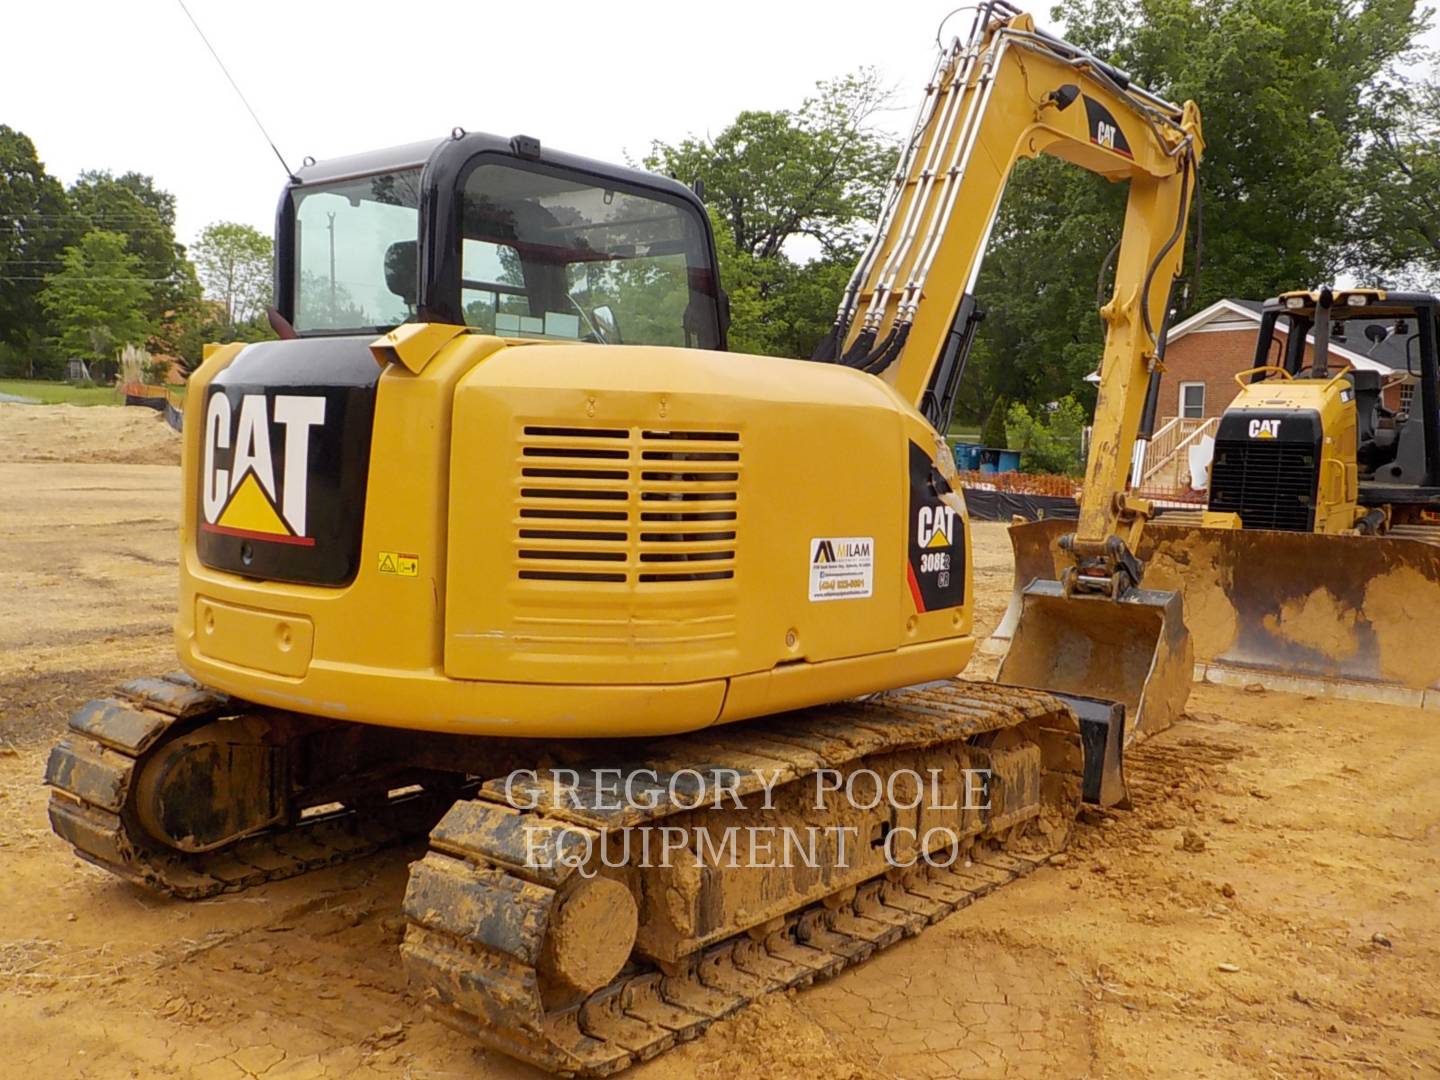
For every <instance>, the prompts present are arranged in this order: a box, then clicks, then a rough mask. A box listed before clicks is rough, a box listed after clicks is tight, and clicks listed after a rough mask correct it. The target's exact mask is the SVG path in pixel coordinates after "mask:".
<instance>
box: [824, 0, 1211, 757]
mask: <svg viewBox="0 0 1440 1080" xmlns="http://www.w3.org/2000/svg"><path fill="white" fill-rule="evenodd" d="M1202 147H1203V139H1202V136H1201V131H1200V115H1199V110H1198V109H1197V108H1196V106H1195V104H1194V103H1193V102H1187V103H1186V104H1185V105H1183V106H1177V105H1174V104H1171V103H1169V102H1166V101H1163V100H1161V99H1160V98H1158V97H1156V96H1154V95H1153V94H1150V93H1149V92H1147V91H1144V90H1142V89H1140V88H1138V87H1136V86H1134V85H1133V84H1132V83H1131V81H1130V78H1129V76H1128V75H1126V74H1125V73H1124V72H1122V71H1119V70H1117V69H1116V68H1114V67H1113V66H1111V65H1109V64H1106V63H1104V62H1102V61H1100V60H1098V59H1096V58H1095V57H1092V56H1089V55H1086V54H1085V53H1083V52H1080V51H1079V50H1077V49H1075V48H1074V47H1073V46H1071V45H1069V44H1067V43H1064V42H1060V41H1057V40H1056V39H1054V38H1052V37H1050V36H1048V35H1046V34H1043V33H1041V32H1039V31H1037V30H1036V28H1035V26H1034V23H1033V21H1032V20H1031V19H1030V17H1029V16H1028V15H1024V14H1021V13H1019V12H1018V11H1016V10H1015V9H1013V8H1010V7H1009V6H1008V5H1006V4H1003V3H991V4H982V5H981V6H980V7H979V8H978V9H977V10H976V12H975V14H974V22H973V24H972V28H971V34H970V36H969V38H968V39H966V40H963V41H962V40H957V41H956V42H955V44H954V45H953V46H952V47H951V48H950V49H949V50H948V51H942V53H941V56H940V59H939V62H938V63H937V66H936V71H935V74H934V75H933V77H932V79H931V82H930V85H929V86H928V88H927V92H926V95H925V98H924V101H923V103H922V105H921V108H920V112H919V114H918V116H917V118H916V124H915V129H914V132H913V134H912V136H911V138H910V140H909V141H908V142H907V144H906V148H905V150H904V152H903V153H902V155H901V160H900V166H899V168H898V169H897V172H896V175H895V182H894V187H893V189H892V193H891V198H890V200H889V202H888V204H887V206H886V208H885V210H884V212H883V214H882V217H881V220H880V224H879V227H878V228H877V230H876V237H875V240H874V242H873V243H872V244H871V246H870V248H869V250H868V251H867V252H866V253H865V255H864V257H863V258H862V259H861V261H860V263H859V265H858V266H857V267H856V270H855V273H854V275H853V276H852V278H851V281H850V285H849V288H848V289H847V290H846V293H845V297H844V299H843V301H842V303H841V307H840V311H839V313H838V316H837V319H836V324H835V328H834V330H833V331H832V333H831V335H830V337H829V338H828V339H827V341H826V342H825V343H823V344H822V353H821V354H820V355H819V356H818V357H817V358H820V359H832V360H834V361H835V362H838V363H842V364H845V365H848V366H850V367H856V368H859V369H861V370H864V371H869V372H872V373H874V374H878V375H882V376H883V377H884V378H886V379H887V380H890V381H892V382H893V384H894V385H895V387H896V389H897V390H898V391H899V392H900V393H901V394H902V395H903V396H904V397H906V398H907V399H909V400H910V401H912V402H913V403H914V404H915V406H916V407H917V408H918V409H919V410H920V411H921V412H922V413H924V415H925V416H926V418H927V419H928V420H929V421H930V422H931V423H932V424H934V425H935V426H936V427H937V428H938V429H941V430H943V429H944V427H945V426H946V425H947V423H948V420H949V417H950V413H951V408H952V405H953V402H954V395H955V391H956V388H957V386H958V384H959V380H960V377H961V375H962V373H963V371H964V367H965V358H966V354H967V353H968V350H969V347H970V343H971V340H972V338H973V335H974V332H975V327H976V324H977V323H978V321H979V313H978V308H977V305H976V299H975V295H974V290H975V283H976V279H977V278H978V276H979V271H980V265H981V261H982V259H983V258H984V254H985V249H986V246H987V244H988V242H989V239H990V233H991V230H992V228H993V227H994V224H995V219H996V214H997V212H998V210H999V206H1000V200H1001V198H1002V196H1003V194H1004V190H1005V184H1006V181H1007V180H1008V179H1009V177H1010V175H1011V173H1012V172H1013V171H1014V169H1015V167H1016V166H1017V164H1018V163H1019V162H1020V161H1022V160H1025V159H1028V158H1033V157H1037V156H1039V155H1040V154H1049V155H1052V156H1054V157H1058V158H1061V159H1064V160H1066V161H1068V162H1070V163H1072V164H1074V165H1077V166H1079V167H1081V168H1083V169H1087V170H1089V171H1091V172H1094V173H1096V174H1098V175H1100V176H1104V177H1105V178H1106V179H1108V180H1111V181H1114V182H1122V181H1124V182H1128V184H1129V198H1128V201H1127V204H1126V210H1125V220H1124V231H1123V233H1122V237H1121V241H1120V245H1119V248H1118V256H1117V262H1116V269H1115V287H1114V292H1113V295H1112V297H1111V299H1110V301H1109V302H1108V303H1107V304H1105V306H1104V307H1103V308H1102V309H1101V312H1100V314H1101V317H1102V318H1103V320H1104V322H1105V326H1106V335H1105V348H1104V354H1103V358H1102V360H1101V364H1100V372H1099V374H1100V386H1099V394H1098V398H1097V402H1096V407H1095V424H1094V429H1093V434H1092V438H1091V444H1090V452H1089V460H1088V463H1087V466H1086V474H1085V486H1084V490H1083V494H1082V496H1081V503H1080V519H1079V523H1078V528H1077V529H1076V530H1075V532H1074V533H1073V535H1071V536H1069V537H1068V538H1067V540H1066V543H1065V551H1066V553H1067V556H1068V560H1069V565H1068V566H1067V572H1066V573H1065V574H1063V575H1062V577H1061V580H1060V582H1058V583H1056V582H1050V583H1048V584H1046V583H1040V584H1039V585H1037V587H1036V588H1035V589H1034V590H1032V591H1031V593H1030V595H1029V597H1028V598H1027V601H1026V609H1025V616H1024V617H1023V618H1022V619H1021V623H1020V627H1019V628H1018V629H1017V632H1016V635H1015V640H1014V644H1013V645H1012V647H1011V652H1010V655H1009V657H1008V658H1007V661H1006V663H1005V665H1004V666H1003V667H1002V669H1001V675H1000V677H1001V679H1002V680H1005V681H1012V682H1015V683H1018V684H1021V685H1028V686H1035V687H1041V688H1044V689H1050V690H1058V691H1062V692H1068V693H1089V692H1095V690H1094V687H1095V686H1097V685H1100V684H1102V683H1103V684H1104V685H1106V686H1107V688H1108V691H1109V692H1110V693H1111V694H1112V695H1113V696H1114V697H1115V698H1117V699H1118V700H1121V701H1123V702H1125V704H1126V705H1127V706H1128V707H1129V709H1130V712H1131V718H1132V719H1131V724H1130V727H1131V730H1132V731H1134V730H1136V729H1142V728H1150V729H1158V728H1161V727H1165V726H1168V724H1169V723H1170V722H1171V721H1172V720H1173V719H1174V718H1175V717H1176V716H1178V715H1179V713H1180V711H1181V709H1182V708H1183V705H1184V700H1185V695H1186V692H1187V690H1186V688H1187V687H1188V684H1189V665H1190V663H1191V654H1190V650H1189V645H1188V639H1187V638H1186V634H1185V630H1184V625H1183V619H1182V617H1181V609H1180V601H1179V598H1178V597H1177V596H1175V595H1174V594H1173V593H1168V592H1167V593H1159V592H1154V591H1149V590H1141V589H1139V588H1138V586H1139V585H1140V583H1141V577H1142V569H1141V564H1140V562H1139V560H1138V559H1137V558H1136V557H1135V552H1136V550H1137V547H1138V544H1139V540H1140V530H1141V528H1142V526H1143V524H1144V521H1145V519H1146V517H1147V516H1148V512H1149V508H1148V506H1146V505H1145V504H1144V503H1141V502H1138V501H1136V500H1133V499H1130V498H1128V497H1127V495H1126V487H1127V483H1128V470H1129V466H1130V461H1131V457H1132V451H1133V448H1134V446H1135V442H1136V438H1137V435H1138V433H1139V431H1140V427H1141V417H1142V413H1143V411H1144V407H1145V401H1146V397H1147V391H1148V389H1149V387H1150V385H1151V383H1152V381H1153V380H1154V379H1155V378H1156V377H1157V376H1158V371H1159V369H1160V367H1161V362H1162V358H1163V329H1162V328H1163V324H1164V318H1165V311H1166V308H1167V305H1168V303H1169V296H1170V287H1171V282H1172V281H1173V280H1174V278H1175V277H1176V275H1177V274H1178V273H1179V269H1180V263H1181V256H1182V254H1183V251H1184V246H1185V244H1184V240H1185V223H1186V218H1187V216H1188V213H1189V208H1190V199H1191V196H1192V193H1193V190H1194V182H1195V175H1194V174H1195V168H1196V164H1197V163H1198V161H1199V158H1200V154H1201V150H1202ZM946 299H948V303H946V302H944V301H945V300H946ZM922 301H923V302H922ZM1092 600H1094V601H1096V602H1092ZM1181 670H1183V677H1180V676H1179V675H1176V674H1175V672H1176V671H1181Z"/></svg>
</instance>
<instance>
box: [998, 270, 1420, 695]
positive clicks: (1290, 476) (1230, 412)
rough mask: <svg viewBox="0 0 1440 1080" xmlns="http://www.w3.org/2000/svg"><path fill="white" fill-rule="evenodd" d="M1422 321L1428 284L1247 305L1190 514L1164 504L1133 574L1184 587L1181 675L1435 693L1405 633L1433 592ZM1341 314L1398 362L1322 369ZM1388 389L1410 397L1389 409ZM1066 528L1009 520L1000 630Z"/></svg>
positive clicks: (1299, 688)
mask: <svg viewBox="0 0 1440 1080" xmlns="http://www.w3.org/2000/svg"><path fill="white" fill-rule="evenodd" d="M1437 318H1440V298H1437V297H1436V296H1434V295H1433V294H1430V293H1418V292H1396V291H1387V290H1380V289H1362V288H1350V289H1331V288H1329V287H1326V288H1321V289H1317V290H1310V291H1298V292H1288V293H1283V294H1281V295H1280V296H1277V297H1275V298H1274V299H1271V300H1268V301H1266V303H1265V304H1264V305H1263V308H1262V311H1261V321H1260V327H1259V331H1258V336H1257V339H1256V347H1255V359H1254V367H1253V368H1251V369H1250V370H1248V371H1244V372H1241V373H1239V374H1238V375H1237V376H1236V380H1237V381H1238V382H1239V383H1240V391H1239V393H1238V395H1237V396H1236V398H1235V399H1234V400H1233V401H1232V402H1231V403H1230V405H1229V406H1228V407H1227V408H1226V409H1225V412H1224V414H1223V415H1222V416H1221V418H1220V421H1219V425H1218V429H1217V432H1216V440H1215V449H1214V458H1213V461H1212V464H1211V468H1210V479H1209V490H1208V496H1207V502H1206V506H1205V508H1204V510H1203V511H1202V512H1201V514H1200V515H1199V518H1200V520H1199V521H1198V522H1195V521H1192V520H1187V515H1184V514H1176V515H1174V516H1173V517H1172V516H1169V515H1164V514H1162V515H1161V516H1160V517H1158V518H1157V519H1155V520H1154V521H1152V522H1150V523H1149V524H1148V525H1146V527H1145V530H1144V538H1143V540H1142V541H1141V543H1140V545H1139V548H1138V551H1137V554H1138V555H1139V556H1140V557H1141V558H1142V560H1143V561H1144V562H1145V563H1146V565H1147V577H1146V583H1147V584H1148V585H1152V586H1153V587H1157V588H1160V589H1165V590H1172V591H1174V592H1176V593H1178V594H1180V595H1181V596H1183V598H1184V600H1183V603H1184V610H1185V622H1186V625H1187V628H1188V630H1189V636H1190V638H1191V641H1192V645H1193V648H1194V652H1195V658H1196V662H1197V667H1196V675H1197V677H1199V678H1201V679H1204V680H1207V681H1210V682H1216V683H1224V684H1231V685H1249V684H1260V685H1264V686H1268V687H1270V688H1272V689H1276V690H1285V691H1292V692H1298V693H1325V694H1330V695H1338V696H1344V697H1350V698H1355V699H1359V700H1373V701H1380V702H1393V703H1396V704H1408V705H1414V706H1423V705H1428V704H1433V703H1435V702H1436V701H1440V698H1437V696H1436V695H1437V693H1440V660H1436V659H1435V658H1433V657H1432V656H1431V655H1430V654H1429V653H1428V652H1427V650H1424V649H1417V648H1415V643H1414V634H1415V628H1416V627H1417V626H1421V625H1424V621H1425V619H1426V618H1427V617H1428V612H1429V611H1430V610H1431V609H1432V608H1433V607H1434V605H1435V603H1436V602H1437V600H1440V362H1437V358H1436V343H1437V339H1440V322H1437ZM1347 325H1348V326H1350V327H1356V328H1358V327H1361V326H1363V327H1364V328H1365V330H1366V332H1367V333H1368V334H1369V335H1370V337H1369V340H1370V343H1372V344H1374V343H1377V342H1379V341H1383V340H1386V339H1392V340H1393V342H1395V343H1396V344H1397V345H1401V343H1403V345H1402V346H1401V349H1398V350H1397V351H1402V350H1403V356H1404V358H1405V363H1404V367H1403V368H1401V369H1398V370H1396V371H1395V372H1394V373H1393V374H1391V375H1389V376H1385V375H1383V374H1382V373H1380V372H1376V371H1360V370H1353V369H1349V368H1348V367H1345V366H1344V365H1337V367H1332V364H1331V360H1330V349H1329V346H1330V342H1331V340H1332V336H1334V335H1338V334H1343V333H1344V332H1345V330H1344V328H1345V327H1346V326H1347ZM1307 348H1308V359H1307ZM1400 385H1405V386H1408V388H1409V390H1410V393H1409V394H1408V395H1406V396H1405V399H1404V400H1403V401H1399V400H1392V401H1391V403H1390V404H1387V394H1386V391H1388V390H1390V389H1391V388H1392V387H1398V386H1400ZM1398 396H1399V395H1396V397H1397V398H1398ZM1190 516H1193V515H1190ZM1066 531H1067V526H1066V525H1065V523H1064V522H1063V521H1039V522H1033V523H1029V524H1021V525H1015V526H1012V528H1011V538H1012V543H1013V546H1014V548H1015V553H1016V595H1015V596H1014V597H1013V598H1012V604H1011V607H1012V609H1013V611H1012V613H1011V614H1010V616H1009V617H1010V621H1011V623H1012V625H1013V622H1014V616H1015V613H1018V612H1019V611H1020V610H1022V608H1023V606H1024V604H1025V602H1026V601H1025V592H1026V589H1027V587H1028V586H1029V585H1030V583H1031V582H1032V581H1037V580H1038V581H1039V582H1040V583H1041V584H1039V585H1038V586H1035V588H1037V589H1041V590H1044V589H1050V590H1053V589H1055V587H1056V586H1055V585H1054V584H1050V585H1046V584H1045V582H1046V581H1047V580H1048V581H1051V582H1053V581H1054V580H1055V579H1057V577H1058V576H1059V575H1060V574H1061V573H1063V571H1064V565H1065V558H1064V553H1063V551H1062V550H1061V548H1060V544H1061V540H1062V537H1063V535H1064V534H1065V533H1066ZM1002 627H1003V624H1002ZM1001 637H1002V639H1003V637H1004V631H1003V630H1002V634H1001ZM1016 640H1020V642H1021V647H1022V649H1026V648H1029V645H1028V644H1027V643H1026V642H1025V641H1023V640H1022V639H1021V638H1020V636H1019V635H1018V634H1017V638H1016ZM1011 649H1012V651H1015V645H1014V642H1012V643H1011Z"/></svg>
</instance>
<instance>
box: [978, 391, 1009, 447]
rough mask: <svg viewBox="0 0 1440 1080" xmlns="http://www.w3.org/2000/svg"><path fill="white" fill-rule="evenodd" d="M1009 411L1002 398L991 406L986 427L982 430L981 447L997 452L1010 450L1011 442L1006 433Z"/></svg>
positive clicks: (986, 419)
mask: <svg viewBox="0 0 1440 1080" xmlns="http://www.w3.org/2000/svg"><path fill="white" fill-rule="evenodd" d="M1007 411H1008V409H1007V407H1006V405H1005V399H1004V398H1000V399H999V400H998V401H996V402H995V404H994V405H992V406H990V415H989V416H987V417H986V418H985V426H984V427H983V428H982V429H981V430H980V445H981V446H989V447H992V448H993V449H996V450H1006V449H1009V446H1010V440H1009V436H1008V435H1007V434H1006V433H1005V414H1006V412H1007Z"/></svg>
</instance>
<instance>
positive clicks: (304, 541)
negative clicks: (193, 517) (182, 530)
mask: <svg viewBox="0 0 1440 1080" xmlns="http://www.w3.org/2000/svg"><path fill="white" fill-rule="evenodd" d="M200 528H202V529H204V530H205V531H206V532H213V533H223V534H224V535H226V536H238V537H240V538H241V539H242V540H264V541H265V542H266V543H267V544H298V545H300V546H301V547H314V546H315V538H314V537H313V536H281V535H280V534H279V533H267V532H254V531H253V530H251V529H232V528H231V527H230V526H229V525H211V524H210V523H209V522H208V521H202V522H201V523H200Z"/></svg>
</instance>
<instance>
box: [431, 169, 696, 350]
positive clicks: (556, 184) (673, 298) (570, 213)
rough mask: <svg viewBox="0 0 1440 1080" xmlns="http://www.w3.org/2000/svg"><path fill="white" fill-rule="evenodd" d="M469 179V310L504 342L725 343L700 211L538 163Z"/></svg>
mask: <svg viewBox="0 0 1440 1080" xmlns="http://www.w3.org/2000/svg"><path fill="white" fill-rule="evenodd" d="M480 160H481V162H482V163H481V164H479V165H477V166H475V167H473V168H471V169H470V171H469V173H468V175H467V176H466V178H465V181H464V185H463V191H462V207H461V226H460V228H461V239H460V245H461V251H460V263H461V269H460V277H461V282H460V288H461V295H460V308H461V310H462V311H463V313H464V318H465V322H466V324H467V325H469V326H473V327H475V328H476V329H478V330H480V331H482V332H484V333H490V334H499V335H501V336H503V337H540V338H556V339H562V340H571V341H589V342H597V343H600V344H612V345H613V344H619V343H622V342H623V343H626V344H632V345H680V346H691V347H698V348H718V346H719V331H718V327H717V326H716V325H715V309H716V305H715V295H714V289H715V279H714V275H713V274H712V273H711V272H710V267H709V255H708V245H707V244H706V240H705V235H704V233H703V231H702V228H701V225H700V221H699V216H698V214H697V213H696V211H695V210H694V209H693V207H690V206H688V205H687V204H684V203H681V202H680V201H678V200H677V201H673V202H672V201H670V200H669V199H666V198H664V197H662V196H659V195H658V194H654V193H642V192H641V191H639V190H632V189H626V188H621V187H618V186H615V185H614V184H613V183H612V182H610V181H605V180H598V181H592V180H590V179H588V178H587V177H586V176H584V175H583V174H576V173H566V172H561V171H559V170H550V169H546V168H543V167H541V166H533V167H531V166H521V165H518V164H509V163H500V162H496V161H493V160H492V161H486V160H485V158H483V157H482V158H481V159H480Z"/></svg>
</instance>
